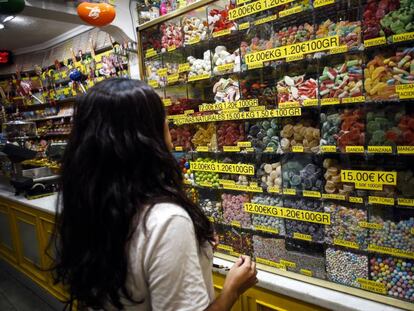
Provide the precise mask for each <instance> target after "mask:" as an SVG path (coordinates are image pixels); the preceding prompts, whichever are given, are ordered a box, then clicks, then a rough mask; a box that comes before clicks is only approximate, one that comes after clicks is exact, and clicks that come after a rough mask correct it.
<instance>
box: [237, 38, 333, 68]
mask: <svg viewBox="0 0 414 311" xmlns="http://www.w3.org/2000/svg"><path fill="white" fill-rule="evenodd" d="M337 46H339V36H330V37H325V38H319V39H314V40H310V41H305V42H300V43H295V44H291V45H286V46H282V47H278V48H274V49H268V50H263V51H258V52H253V53H249V54H247V55H246V56H245V60H246V64H247V65H248V66H249V65H250V64H255V63H260V62H266V61H272V60H278V59H283V58H287V57H291V56H293V55H304V54H308V53H315V52H321V51H325V50H330V49H332V48H335V47H337Z"/></svg>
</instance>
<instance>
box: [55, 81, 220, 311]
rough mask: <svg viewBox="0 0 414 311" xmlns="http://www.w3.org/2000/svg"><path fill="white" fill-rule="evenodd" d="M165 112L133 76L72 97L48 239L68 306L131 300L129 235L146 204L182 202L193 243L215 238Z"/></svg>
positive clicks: (118, 304) (100, 305) (119, 305)
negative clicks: (188, 190) (186, 182)
mask: <svg viewBox="0 0 414 311" xmlns="http://www.w3.org/2000/svg"><path fill="white" fill-rule="evenodd" d="M165 118H166V115H165V110H164V106H163V103H162V101H161V99H160V98H159V96H158V95H157V94H156V93H155V91H154V90H153V89H152V88H150V87H149V86H148V85H146V84H145V83H143V82H141V81H138V80H131V79H109V80H106V81H103V82H101V83H98V84H97V85H96V86H94V87H93V88H92V89H90V90H89V91H88V92H87V94H86V95H84V96H83V97H81V98H79V99H78V100H77V102H76V105H75V114H74V120H73V129H72V133H71V135H70V138H69V142H68V145H67V148H66V151H65V154H64V157H63V161H62V173H61V187H62V188H61V193H60V196H59V200H58V213H57V219H56V234H55V236H56V237H57V238H56V243H53V244H55V247H56V260H55V265H54V271H55V281H56V282H60V283H62V284H63V285H65V286H66V287H67V288H68V292H69V295H70V298H69V299H68V301H67V302H68V303H69V304H70V305H72V303H73V302H74V301H77V302H78V303H79V304H80V305H82V306H85V307H90V308H94V309H100V308H105V306H108V304H112V305H113V306H115V307H116V308H118V309H122V307H123V304H122V302H121V297H124V298H126V299H128V300H130V301H132V298H131V297H132V295H131V294H130V293H128V290H127V288H126V286H125V284H126V279H127V271H128V241H129V240H130V239H131V237H132V234H133V233H134V231H135V229H136V226H137V221H136V219H137V218H139V217H145V215H144V214H146V212H145V211H148V209H146V208H144V207H146V206H150V207H151V206H153V205H154V204H156V203H159V202H172V203H176V204H178V205H180V206H182V208H184V209H185V210H186V211H187V212H188V214H189V215H190V217H191V219H192V221H193V223H194V228H195V233H196V238H197V240H198V242H199V243H204V242H206V241H212V239H213V230H212V227H211V225H210V223H209V222H208V219H207V218H206V217H205V216H204V214H203V213H202V211H201V210H200V208H199V207H197V206H196V205H195V204H194V203H193V202H192V201H191V200H189V199H188V198H187V197H186V195H185V192H184V190H183V183H182V174H181V170H180V168H179V166H178V164H177V161H176V160H175V159H174V157H173V156H172V154H171V153H170V152H169V150H168V147H167V145H166V143H165V140H164V123H165ZM144 210H145V211H144Z"/></svg>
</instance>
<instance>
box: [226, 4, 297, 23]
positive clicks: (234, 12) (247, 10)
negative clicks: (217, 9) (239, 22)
mask: <svg viewBox="0 0 414 311" xmlns="http://www.w3.org/2000/svg"><path fill="white" fill-rule="evenodd" d="M293 1H294V0H258V1H254V2H252V3H249V4H246V5H243V6H239V7H237V8H235V9H231V10H229V17H228V18H229V20H231V21H233V20H236V19H239V18H242V17H245V16H249V15H253V14H256V13H259V12H262V11H265V10H268V9H271V8H275V7H278V6H281V5H284V4H287V3H290V2H293Z"/></svg>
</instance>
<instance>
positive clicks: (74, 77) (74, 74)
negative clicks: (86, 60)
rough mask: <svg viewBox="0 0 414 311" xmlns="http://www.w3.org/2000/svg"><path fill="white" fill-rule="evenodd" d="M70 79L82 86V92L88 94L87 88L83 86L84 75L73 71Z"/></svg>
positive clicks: (76, 70)
mask: <svg viewBox="0 0 414 311" xmlns="http://www.w3.org/2000/svg"><path fill="white" fill-rule="evenodd" d="M69 78H70V79H71V80H72V81H73V82H76V83H79V85H80V87H81V89H82V92H84V93H86V90H85V87H84V86H83V84H82V78H83V75H82V73H81V72H80V71H79V70H78V69H73V70H72V71H71V72H70V74H69Z"/></svg>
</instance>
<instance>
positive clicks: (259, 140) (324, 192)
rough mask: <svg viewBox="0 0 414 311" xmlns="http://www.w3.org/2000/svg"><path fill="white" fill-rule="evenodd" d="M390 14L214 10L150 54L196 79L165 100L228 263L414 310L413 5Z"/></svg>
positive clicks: (211, 5) (207, 6)
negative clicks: (248, 260)
mask: <svg viewBox="0 0 414 311" xmlns="http://www.w3.org/2000/svg"><path fill="white" fill-rule="evenodd" d="M282 2H283V3H282ZM382 2H384V1H382ZM385 2H387V3H386V4H387V7H386V8H385V11H384V12H379V13H378V10H379V9H381V8H383V6H384V5H385V4H382V5H381V8H379V7H378V5H377V4H376V1H371V0H369V1H341V0H337V1H333V0H332V1H324V0H322V1H321V0H314V1H288V2H286V1H269V2H267V1H260V3H261V5H262V8H263V6H264V7H265V8H266V10H259V9H258V8H259V5H258V3H259V1H256V2H254V1H253V2H249V1H240V0H238V1H229V2H227V1H217V2H209V1H203V2H200V3H198V4H196V3H194V4H192V5H190V7H189V8H188V9H178V10H177V11H174V12H173V13H170V14H167V15H165V16H162V17H160V18H159V19H156V20H153V21H151V22H147V23H146V24H143V25H142V26H140V27H138V34H139V37H140V39H141V42H142V45H141V49H140V51H139V52H140V55H141V63H142V64H143V65H145V64H147V63H148V62H150V61H152V62H158V61H161V64H160V65H159V64H158V63H157V64H156V65H157V66H160V68H158V69H157V71H156V73H159V72H161V73H165V74H166V77H167V78H166V79H168V77H169V76H170V75H174V74H176V73H175V71H171V68H175V67H177V68H178V67H179V68H181V72H179V77H180V78H179V81H178V80H177V81H175V82H171V83H168V82H166V83H163V82H162V78H161V79H160V81H161V83H158V85H156V84H153V85H154V86H155V87H157V91H158V92H159V93H160V94H161V96H162V98H163V99H164V102H165V104H166V106H167V107H166V109H167V111H168V113H169V116H168V118H169V120H170V124H171V125H170V128H171V132H172V134H173V135H172V136H173V140H174V146H175V154H176V156H177V159H178V161H179V163H180V165H181V168H182V170H183V174H184V177H185V184H186V187H188V189H189V191H190V193H191V195H192V197H193V198H196V200H197V203H198V204H199V205H200V206H201V208H202V209H203V210H204V211H205V212H206V214H207V216H208V217H209V219H210V220H211V221H212V222H213V224H214V227H215V229H216V231H217V233H218V236H219V239H220V246H219V247H218V249H217V252H216V256H217V257H222V258H226V259H229V260H232V259H233V260H234V256H238V254H240V253H243V254H249V255H252V256H254V258H255V260H256V261H257V263H258V266H259V268H260V269H263V270H266V271H271V272H273V273H276V274H281V275H284V276H289V277H291V278H296V279H299V280H301V281H304V282H309V283H314V284H317V285H320V286H324V287H328V288H331V289H334V290H337V291H342V292H346V293H351V294H353V295H357V296H361V297H365V298H368V299H371V300H376V301H379V302H382V303H386V304H390V305H394V306H398V307H402V308H406V309H413V304H412V302H413V301H414V286H413V284H412V283H413V281H414V280H413V279H412V274H413V272H414V266H413V265H414V251H413V249H412V243H413V242H414V235H413V234H414V223H413V219H414V209H413V208H414V200H413V198H414V190H413V189H414V167H413V166H412V164H411V162H412V157H413V155H414V134H413V132H414V121H413V120H414V118H413V111H412V107H411V105H412V101H413V100H414V60H413V58H414V55H413V49H414V32H413V29H411V28H410V27H411V25H412V23H413V22H414V4H413V3H411V2H410V1H405V0H401V1H385ZM373 10H374V11H375V12H374V13H373ZM249 12H250V13H251V14H249ZM397 14H401V16H403V17H404V18H402V19H401V22H398V21H397V19H396V16H397ZM191 19H192V20H191ZM179 21H181V24H177V22H179ZM171 23H175V24H174V25H175V26H174V29H175V28H177V29H181V30H182V31H183V36H181V35H180V36H179V38H177V40H178V41H180V40H181V37H182V38H184V39H183V40H184V42H183V44H182V45H181V43H180V46H176V47H175V49H174V48H173V49H171V48H170V51H169V50H168V47H167V48H166V49H164V50H162V46H160V47H158V45H159V44H158V42H160V43H162V40H163V38H162V29H165V27H167V26H168V25H170V26H171ZM410 23H411V24H410ZM197 27H198V28H197ZM195 28H197V30H195ZM169 35H171V33H169ZM149 38H151V40H149ZM169 39H171V40H172V41H174V38H169ZM157 40H158V42H157ZM149 41H151V42H149ZM154 41H155V42H154ZM164 41H165V38H164ZM178 41H177V42H178ZM173 64H175V65H173ZM143 68H145V66H144V67H143ZM163 69H164V71H163ZM165 69H166V70H165ZM179 71H180V70H179ZM146 72H150V73H152V72H154V70H152V71H148V70H146ZM142 74H143V78H145V79H148V76H147V75H145V74H144V70H143V71H142ZM170 79H171V78H170ZM395 240H399V241H400V242H399V243H396V242H395ZM393 241H394V242H393Z"/></svg>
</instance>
